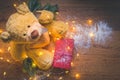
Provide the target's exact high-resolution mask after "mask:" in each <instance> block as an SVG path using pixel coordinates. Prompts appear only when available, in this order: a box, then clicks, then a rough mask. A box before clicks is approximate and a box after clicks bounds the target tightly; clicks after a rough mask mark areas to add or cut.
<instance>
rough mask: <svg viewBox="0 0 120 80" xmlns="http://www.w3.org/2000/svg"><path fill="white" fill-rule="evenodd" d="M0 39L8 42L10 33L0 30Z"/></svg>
mask: <svg viewBox="0 0 120 80" xmlns="http://www.w3.org/2000/svg"><path fill="white" fill-rule="evenodd" d="M0 39H1V40H2V41H3V42H9V41H10V40H11V37H10V34H9V33H8V32H2V33H1V35H0Z"/></svg>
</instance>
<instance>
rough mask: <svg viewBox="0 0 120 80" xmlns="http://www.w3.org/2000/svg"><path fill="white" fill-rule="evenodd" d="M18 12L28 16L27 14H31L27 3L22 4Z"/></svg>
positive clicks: (18, 7) (17, 8)
mask: <svg viewBox="0 0 120 80" xmlns="http://www.w3.org/2000/svg"><path fill="white" fill-rule="evenodd" d="M16 10H17V12H18V13H20V14H26V13H28V12H30V10H29V8H28V6H27V4H26V3H25V2H23V3H22V4H20V5H19V6H17V7H16Z"/></svg>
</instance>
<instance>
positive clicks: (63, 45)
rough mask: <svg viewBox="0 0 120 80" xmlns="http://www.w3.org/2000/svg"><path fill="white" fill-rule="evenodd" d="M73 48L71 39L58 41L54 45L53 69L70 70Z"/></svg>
mask: <svg viewBox="0 0 120 80" xmlns="http://www.w3.org/2000/svg"><path fill="white" fill-rule="evenodd" d="M73 48H74V40H73V39H60V40H57V41H56V43H55V54H54V60H53V67H56V68H61V69H70V67H71V61H72V54H73Z"/></svg>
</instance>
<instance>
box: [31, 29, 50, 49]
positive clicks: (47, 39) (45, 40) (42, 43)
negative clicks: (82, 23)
mask: <svg viewBox="0 0 120 80" xmlns="http://www.w3.org/2000/svg"><path fill="white" fill-rule="evenodd" d="M49 43H50V37H49V34H48V31H47V32H45V33H43V35H42V36H41V38H40V40H39V41H37V42H35V43H33V44H31V45H29V46H30V47H29V48H41V47H45V46H47V45H48V44H49Z"/></svg>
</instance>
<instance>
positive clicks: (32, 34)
mask: <svg viewBox="0 0 120 80" xmlns="http://www.w3.org/2000/svg"><path fill="white" fill-rule="evenodd" d="M38 36H39V33H38V31H37V30H34V31H32V33H31V38H32V39H36V38H38Z"/></svg>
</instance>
